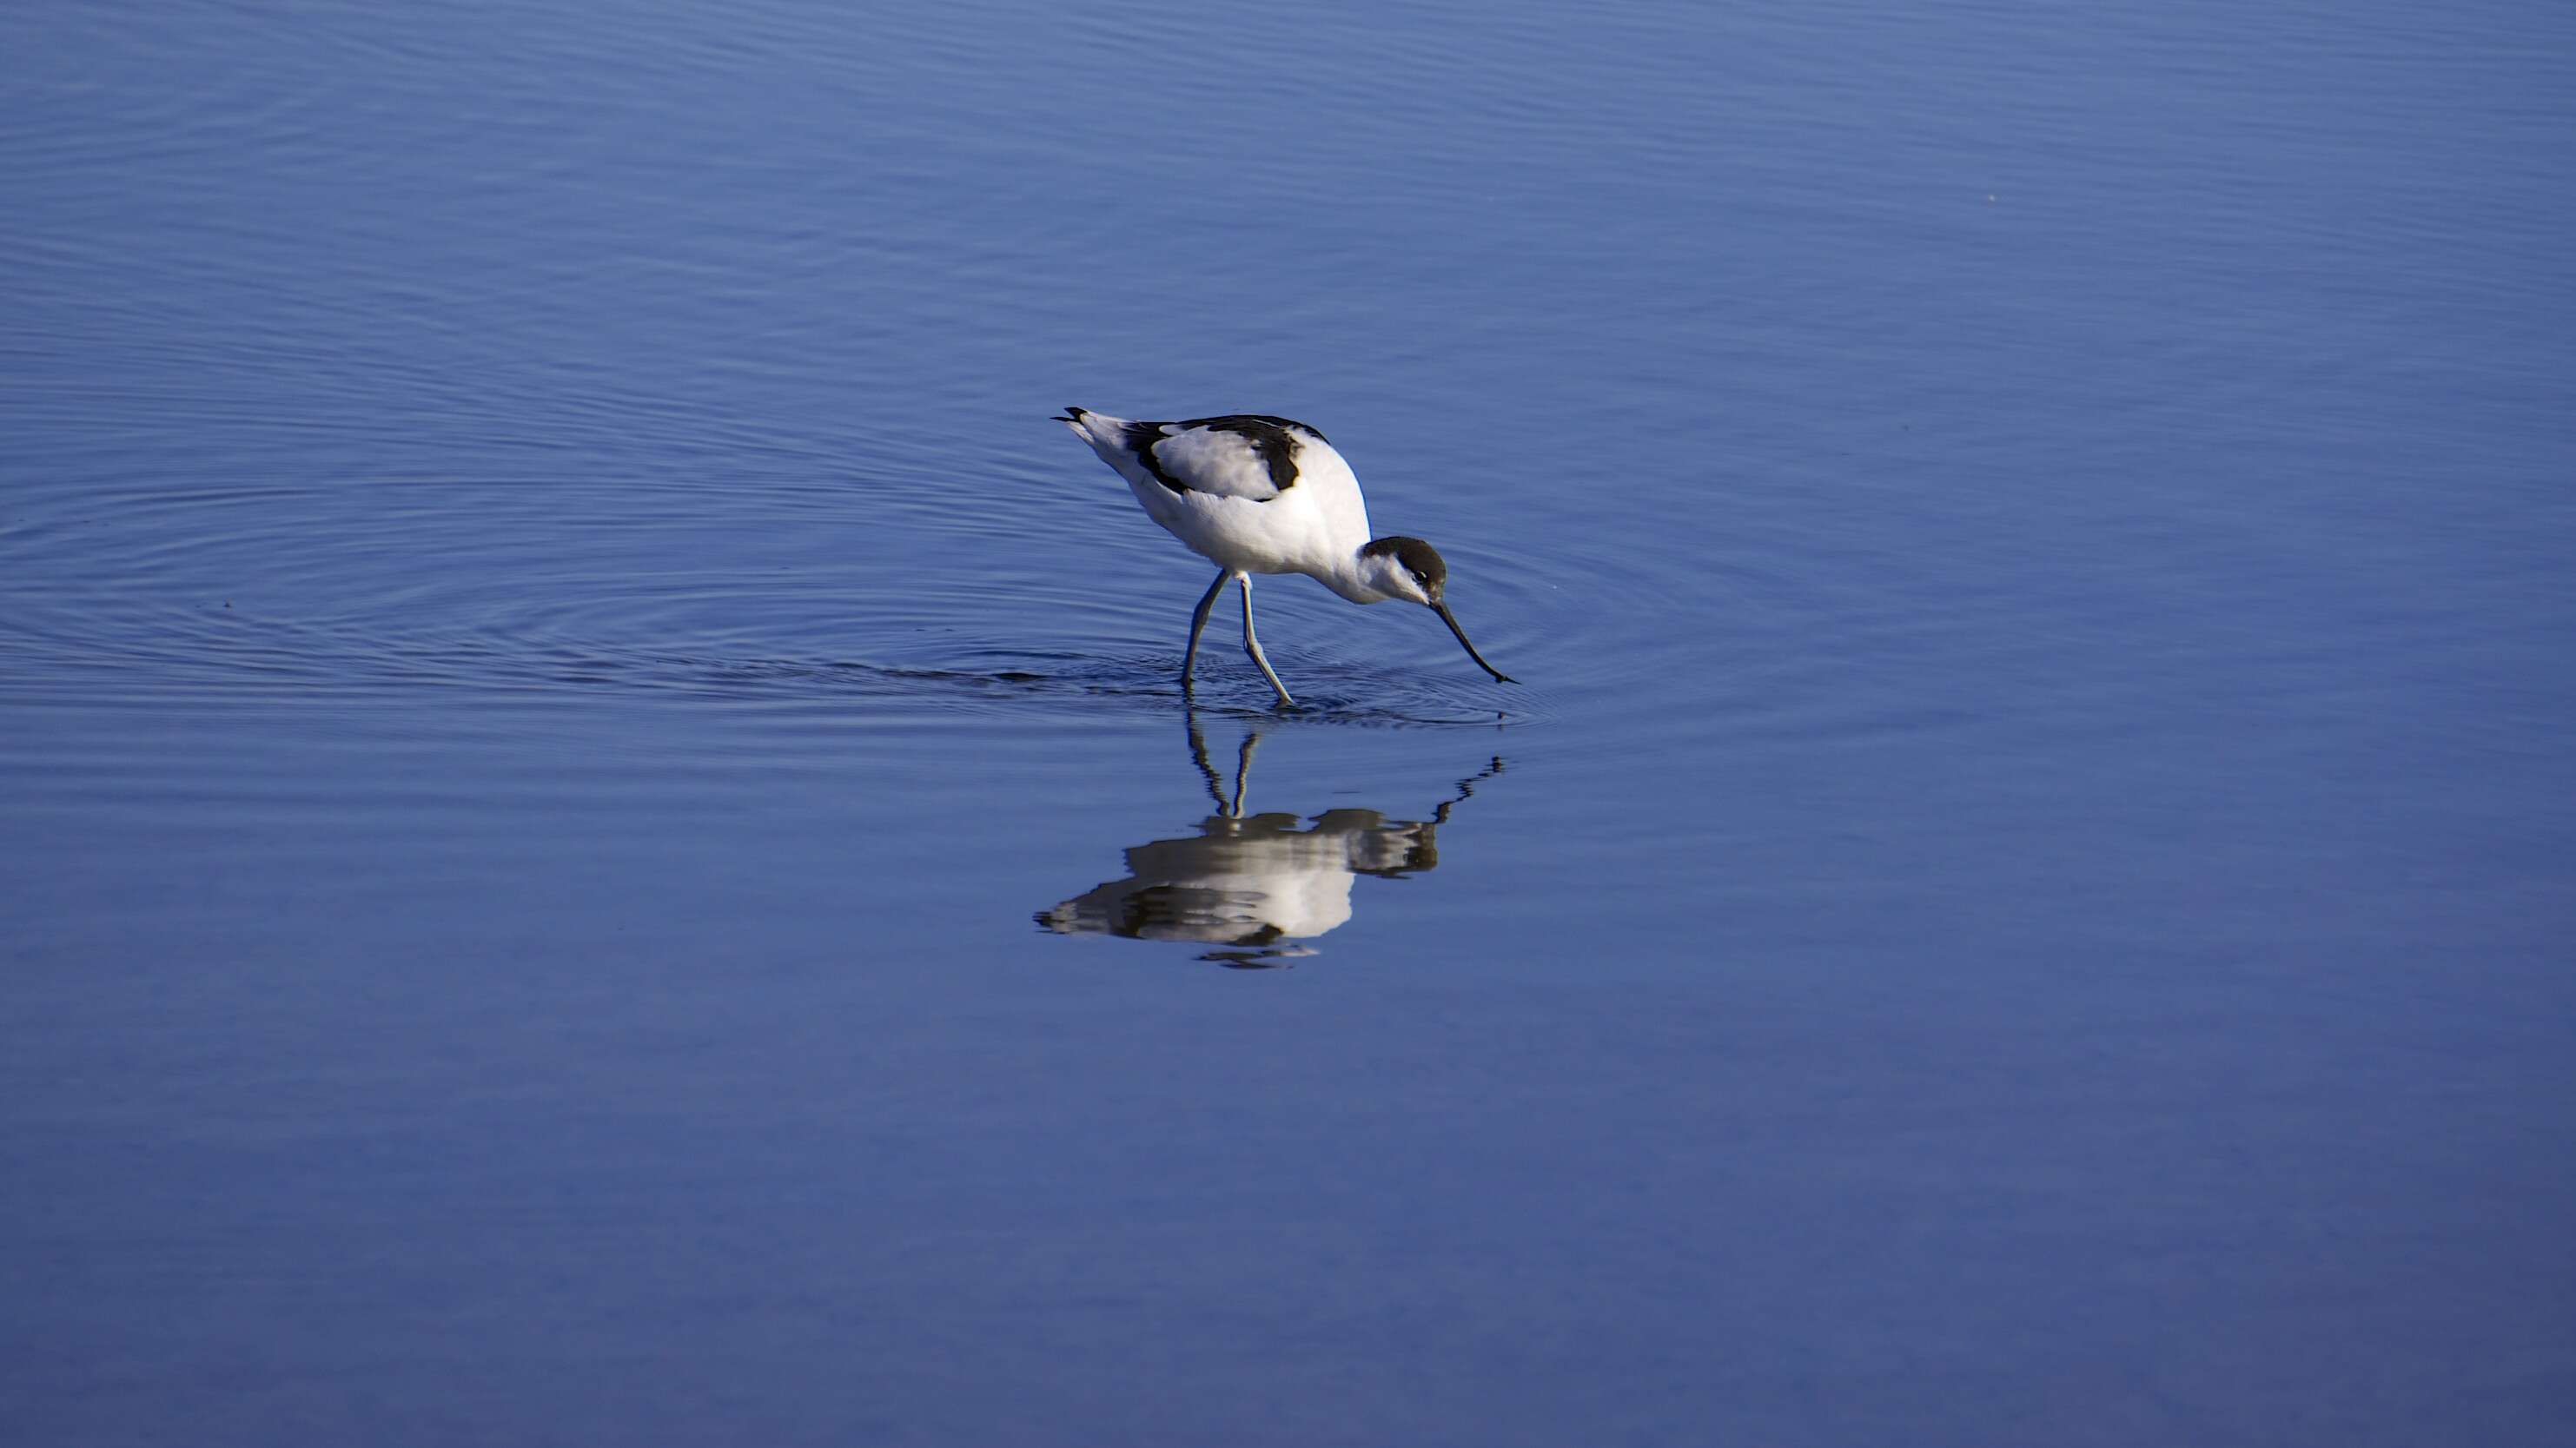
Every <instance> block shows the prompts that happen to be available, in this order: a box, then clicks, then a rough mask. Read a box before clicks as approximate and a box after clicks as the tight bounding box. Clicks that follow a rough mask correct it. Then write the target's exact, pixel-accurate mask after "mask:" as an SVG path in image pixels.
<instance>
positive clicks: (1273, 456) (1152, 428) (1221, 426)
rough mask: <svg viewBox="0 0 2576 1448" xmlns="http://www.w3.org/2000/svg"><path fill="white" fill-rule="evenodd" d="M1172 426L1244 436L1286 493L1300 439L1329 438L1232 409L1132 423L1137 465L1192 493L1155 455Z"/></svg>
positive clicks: (1132, 446) (1292, 482)
mask: <svg viewBox="0 0 2576 1448" xmlns="http://www.w3.org/2000/svg"><path fill="white" fill-rule="evenodd" d="M1170 429H1180V430H1182V431H1185V432H1229V433H1233V434H1234V435H1235V436H1237V437H1240V438H1242V439H1243V440H1244V441H1245V442H1247V443H1249V444H1250V445H1251V447H1252V451H1253V454H1254V455H1255V456H1257V457H1259V458H1260V459H1261V468H1262V471H1263V472H1265V473H1267V474H1269V476H1270V486H1271V487H1272V488H1274V489H1276V490H1277V491H1279V492H1283V493H1284V492H1286V491H1287V490H1288V489H1290V488H1292V487H1294V486H1296V483H1297V439H1298V438H1299V437H1300V436H1305V437H1311V438H1313V439H1314V440H1315V441H1317V442H1324V441H1325V438H1324V435H1323V434H1322V433H1320V432H1317V431H1316V430H1315V429H1313V428H1311V427H1308V426H1307V425H1306V424H1304V423H1302V422H1296V421H1293V420H1291V419H1289V418H1285V417H1272V416H1271V415H1269V414H1268V413H1261V412H1232V413H1227V414H1226V415H1225V416H1223V417H1192V418H1185V419H1183V420H1181V421H1179V422H1131V423H1129V424H1128V425H1127V436H1126V439H1125V441H1126V443H1127V446H1128V448H1129V450H1131V451H1133V452H1134V453H1135V454H1136V462H1137V465H1138V466H1140V467H1142V468H1144V470H1145V471H1146V472H1147V473H1148V474H1150V475H1151V476H1152V477H1153V479H1154V481H1156V482H1158V483H1161V484H1162V485H1163V486H1164V487H1167V488H1169V489H1171V490H1172V491H1173V492H1175V493H1186V492H1189V491H1190V485H1189V484H1188V483H1187V482H1184V481H1183V480H1181V479H1179V478H1176V477H1174V476H1172V474H1171V473H1170V471H1168V470H1167V469H1165V468H1164V466H1163V462H1162V459H1161V458H1159V457H1157V456H1155V454H1154V449H1155V447H1156V446H1157V445H1158V444H1160V443H1162V442H1163V441H1164V440H1165V439H1167V438H1169V437H1172V436H1174V435H1175V434H1174V433H1173V432H1172V431H1170Z"/></svg>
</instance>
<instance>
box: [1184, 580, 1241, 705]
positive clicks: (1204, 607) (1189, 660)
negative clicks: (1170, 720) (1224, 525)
mask: <svg viewBox="0 0 2576 1448" xmlns="http://www.w3.org/2000/svg"><path fill="white" fill-rule="evenodd" d="M1233 576H1234V571H1233V570H1232V569H1228V568H1220V569H1218V570H1217V571H1216V582H1214V583H1211V584H1209V585H1208V591H1207V593H1206V594H1205V595H1204V596H1203V597H1201V598H1200V599H1199V606H1198V610H1197V611H1196V612H1195V613H1192V614H1191V615H1190V646H1189V648H1188V650H1187V651H1186V652H1184V653H1183V654H1182V655H1181V692H1182V693H1184V694H1186V693H1188V692H1189V691H1190V665H1192V664H1195V663H1197V662H1198V659H1199V631H1200V630H1201V629H1204V628H1206V627H1207V621H1208V615H1209V614H1211V613H1214V612H1216V596H1217V595H1218V594H1220V593H1223V592H1225V581H1226V580H1227V579H1229V578H1231V577H1233Z"/></svg>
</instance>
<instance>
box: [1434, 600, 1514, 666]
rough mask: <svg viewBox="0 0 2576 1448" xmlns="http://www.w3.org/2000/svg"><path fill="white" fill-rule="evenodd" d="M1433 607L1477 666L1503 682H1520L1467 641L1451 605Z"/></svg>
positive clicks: (1464, 631) (1465, 632) (1443, 604)
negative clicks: (1488, 659) (1486, 660)
mask: <svg viewBox="0 0 2576 1448" xmlns="http://www.w3.org/2000/svg"><path fill="white" fill-rule="evenodd" d="M1431 608H1432V611H1433V612H1435V613H1438V614H1439V615H1440V621H1441V622H1442V623H1445V624H1447V625H1449V631H1450V632H1451V633H1453V634H1456V635H1457V636H1458V647H1460V648H1462V649H1465V650H1466V651H1467V657H1469V658H1471V659H1474V660H1475V661H1476V667H1477V668H1480V669H1482V670H1484V671H1485V672H1486V673H1489V674H1491V675H1493V676H1494V677H1495V678H1496V679H1497V680H1499V681H1501V682H1502V683H1506V684H1517V683H1519V682H1520V680H1518V679H1515V678H1513V677H1512V676H1511V675H1509V674H1506V673H1504V672H1503V671H1502V670H1500V669H1498V668H1495V667H1494V666H1493V665H1491V664H1489V663H1486V662H1485V656H1484V655H1483V654H1480V653H1478V652H1476V646H1475V645H1474V644H1471V643H1469V642H1467V631H1466V630H1465V629H1463V628H1460V627H1458V616H1457V615H1456V614H1454V613H1451V612H1450V611H1449V605H1447V604H1445V603H1435V604H1433V605H1431Z"/></svg>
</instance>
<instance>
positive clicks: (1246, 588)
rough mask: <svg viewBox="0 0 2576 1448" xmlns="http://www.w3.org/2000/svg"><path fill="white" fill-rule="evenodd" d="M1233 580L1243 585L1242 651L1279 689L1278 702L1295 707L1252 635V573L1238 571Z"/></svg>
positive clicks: (1276, 672)
mask: <svg viewBox="0 0 2576 1448" xmlns="http://www.w3.org/2000/svg"><path fill="white" fill-rule="evenodd" d="M1217 581H1218V582H1219V583H1223V582H1224V581H1225V580H1224V579H1221V578H1220V579H1218V580H1217ZM1234 581H1235V582H1236V583H1239V584H1241V585H1242V586H1243V651H1244V652H1245V653H1247V654H1250V655H1252V661H1253V662H1254V663H1256V664H1259V665H1260V666H1261V676H1262V677H1263V678H1265V679H1268V680H1269V681H1270V687H1272V688H1274V689H1277V690H1278V691H1279V702H1280V703H1282V704H1285V705H1287V706H1289V707H1290V708H1295V707H1296V704H1297V701H1296V700H1294V699H1292V698H1290V697H1288V686H1287V685H1286V684H1283V683H1281V682H1279V673H1278V671H1277V670H1275V669H1273V668H1271V667H1270V661H1269V660H1268V659H1265V658H1263V657H1262V656H1261V640H1259V639H1257V638H1254V637H1253V636H1252V575H1251V574H1249V573H1238V574H1236V575H1234Z"/></svg>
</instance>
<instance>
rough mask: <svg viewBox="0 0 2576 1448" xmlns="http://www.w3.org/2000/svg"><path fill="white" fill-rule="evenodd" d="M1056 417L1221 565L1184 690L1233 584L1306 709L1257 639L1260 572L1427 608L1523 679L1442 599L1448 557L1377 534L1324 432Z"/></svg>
mask: <svg viewBox="0 0 2576 1448" xmlns="http://www.w3.org/2000/svg"><path fill="white" fill-rule="evenodd" d="M1056 421H1058V422H1061V423H1063V424H1065V425H1066V426H1068V427H1070V428H1072V429H1073V431H1074V435H1075V436H1077V437H1079V438H1081V439H1082V440H1083V441H1084V442H1087V443H1089V444H1091V450H1092V451H1093V452H1096V453H1098V454H1100V460H1101V461H1102V462H1105V463H1107V464H1109V466H1110V467H1112V468H1114V469H1116V470H1117V472H1118V475H1119V476H1120V477H1122V478H1125V479H1126V480H1127V486H1128V487H1129V488H1130V489H1131V490H1133V491H1134V492H1135V494H1136V501H1137V502H1138V503H1140V504H1142V505H1143V506H1144V509H1145V514H1146V516H1147V517H1150V518H1152V519H1153V520H1154V521H1155V522H1157V523H1160V524H1162V525H1163V529H1164V531H1166V532H1168V533H1170V534H1171V535H1172V536H1173V537H1175V538H1178V539H1180V540H1181V542H1183V543H1184V544H1187V545H1188V546H1189V550H1190V551H1191V552H1193V553H1196V554H1197V555H1199V556H1200V557H1202V558H1204V559H1206V560H1208V561H1209V562H1211V563H1213V564H1215V565H1216V567H1217V574H1216V581H1215V582H1214V583H1211V584H1209V585H1208V591H1207V592H1206V594H1204V595H1203V596H1201V597H1200V599H1199V606H1198V608H1197V610H1196V611H1195V612H1193V613H1192V614H1191V615H1190V645H1189V648H1188V649H1187V650H1186V651H1185V652H1183V653H1182V655H1181V691H1182V692H1183V693H1187V692H1189V689H1190V668H1191V665H1192V664H1194V663H1196V662H1197V661H1198V656H1199V633H1200V631H1201V630H1203V629H1205V628H1206V627H1207V621H1208V614H1209V613H1210V612H1211V611H1213V610H1214V609H1215V608H1216V597H1217V595H1218V594H1220V593H1222V592H1224V591H1225V585H1226V580H1228V579H1232V580H1234V582H1235V583H1236V584H1237V585H1238V586H1239V587H1240V588H1241V589H1242V590H1243V651H1244V652H1245V653H1247V654H1250V655H1251V656H1252V661H1253V662H1254V663H1255V664H1258V665H1260V666H1261V675H1262V677H1263V678H1266V679H1268V680H1269V681H1270V687H1271V688H1273V689H1276V690H1278V691H1279V702H1280V703H1281V704H1287V705H1293V704H1295V703H1296V702H1297V701H1296V700H1295V699H1294V698H1291V697H1290V696H1289V693H1288V686H1287V685H1285V684H1282V683H1280V682H1279V674H1278V671H1277V670H1275V669H1273V668H1271V667H1270V660H1268V659H1266V658H1264V657H1262V654H1261V640H1260V639H1259V638H1257V637H1255V636H1254V634H1253V632H1252V575H1253V574H1255V573H1302V574H1305V575H1306V576H1307V577H1308V578H1311V579H1313V580H1315V581H1316V582H1317V583H1320V584H1322V585H1324V586H1325V587H1326V588H1329V589H1331V590H1332V591H1333V592H1335V593H1338V594H1340V595H1341V596H1342V597H1344V598H1347V599H1349V600H1350V601H1351V602H1353V603H1383V602H1385V601H1386V600H1388V599H1391V598H1394V599H1402V600H1404V601H1405V602H1407V603H1418V604H1421V605H1423V606H1424V607H1425V608H1428V609H1430V610H1431V611H1432V612H1434V613H1437V614H1439V615H1440V621H1441V622H1442V623H1445V624H1447V625H1449V632H1451V633H1453V634H1456V635H1457V636H1458V643H1459V646H1460V647H1462V648H1464V649H1466V651H1467V657H1469V658H1471V659H1474V660H1475V661H1476V666H1477V667H1478V668H1481V669H1483V670H1484V671H1485V672H1486V673H1489V674H1491V675H1493V676H1494V677H1495V678H1496V679H1499V680H1501V681H1502V682H1503V683H1506V684H1508V683H1511V682H1512V679H1511V676H1509V675H1507V674H1505V673H1504V672H1503V671H1502V670H1500V669H1497V668H1495V667H1494V666H1493V665H1491V664H1489V663H1486V662H1485V656H1484V655H1482V654H1480V653H1478V652H1476V646H1475V645H1474V644H1472V643H1469V642H1468V641H1467V631H1466V630H1465V629H1463V628H1460V627H1459V626H1458V620H1457V618H1456V616H1455V615H1453V614H1451V613H1450V612H1449V605H1448V604H1447V603H1445V602H1443V601H1442V598H1441V594H1442V591H1443V589H1444V588H1445V587H1446V586H1447V584H1448V581H1449V566H1448V565H1447V564H1446V563H1443V562H1441V560H1440V554H1439V553H1438V552H1437V551H1436V550H1434V549H1433V548H1432V546H1431V545H1430V544H1428V543H1425V542H1423V541H1422V540H1421V539H1419V538H1406V537H1401V536H1397V537H1387V538H1372V537H1370V536H1369V524H1368V503H1367V501H1366V500H1365V499H1363V498H1362V497H1361V496H1360V480H1359V479H1358V478H1356V477H1354V476H1352V474H1351V465H1350V464H1349V463H1347V462H1344V461H1343V460H1342V455H1341V454H1340V453H1338V452H1335V451H1334V450H1333V445H1332V444H1331V443H1329V442H1326V441H1324V435H1323V434H1322V433H1320V432H1317V431H1316V430H1315V429H1313V428H1311V427H1308V426H1307V425H1306V424H1304V423H1302V422H1291V421H1289V420H1288V419H1287V418H1284V417H1271V416H1268V415H1266V414H1260V413H1236V414H1231V415H1228V416H1225V417H1194V418H1190V419H1188V420H1187V421H1183V422H1131V421H1129V420H1128V419H1126V418H1123V417H1111V416H1109V415H1108V414H1106V413H1100V412H1090V411H1086V410H1085V409H1083V408H1079V407H1068V408H1066V409H1065V410H1064V414H1063V415H1062V416H1060V417H1058V418H1057V419H1056Z"/></svg>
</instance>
